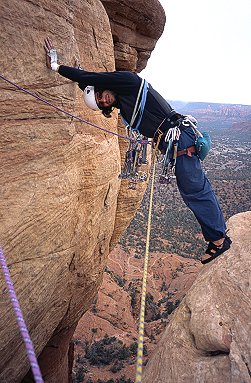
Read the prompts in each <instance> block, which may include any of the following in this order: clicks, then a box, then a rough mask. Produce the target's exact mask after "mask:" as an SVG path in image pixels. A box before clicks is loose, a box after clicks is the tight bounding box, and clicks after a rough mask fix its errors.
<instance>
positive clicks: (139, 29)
mask: <svg viewBox="0 0 251 383" xmlns="http://www.w3.org/2000/svg"><path fill="white" fill-rule="evenodd" d="M102 3H103V5H104V7H105V9H106V11H107V14H108V15H109V18H110V22H111V30H112V35H113V41H114V50H115V63H116V68H117V69H118V70H131V71H136V72H140V71H142V70H143V69H144V68H145V67H146V64H147V60H148V59H149V57H150V55H151V52H152V50H153V49H154V47H155V44H156V42H157V40H158V39H159V37H160V36H161V34H162V32H163V29H164V25H165V12H164V10H163V8H162V6H161V4H160V3H159V1H158V0H152V1H145V0H137V1H135V0H102Z"/></svg>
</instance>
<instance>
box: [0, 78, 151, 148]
mask: <svg viewBox="0 0 251 383" xmlns="http://www.w3.org/2000/svg"><path fill="white" fill-rule="evenodd" d="M0 78H1V79H2V80H4V81H6V82H8V83H9V84H11V85H13V86H14V87H16V88H17V89H19V90H21V91H22V92H25V93H27V94H29V95H30V96H32V97H35V98H37V99H38V100H40V101H42V102H44V103H45V104H47V105H50V106H52V108H54V109H57V110H59V111H60V112H62V113H64V114H67V115H68V116H70V117H72V118H75V119H76V120H78V121H81V122H84V123H85V124H87V125H91V126H93V127H94V128H97V129H100V130H103V132H106V133H109V134H113V135H114V136H117V137H120V138H123V139H126V140H128V141H132V139H131V138H130V137H127V136H123V135H122V134H119V133H115V132H112V131H111V130H108V129H105V128H102V127H101V126H98V125H96V124H93V123H92V122H89V121H86V120H84V119H83V118H81V117H78V116H75V115H74V114H72V113H70V112H67V111H66V110H64V109H61V108H60V107H59V106H56V105H54V104H52V103H51V102H49V101H47V100H45V99H44V98H42V97H40V96H38V95H37V94H35V93H32V92H30V91H29V90H27V89H25V88H23V87H21V86H20V85H17V84H15V83H14V82H12V81H10V80H8V79H7V78H5V77H4V76H3V75H1V74H0ZM137 142H138V143H141V144H145V143H147V144H149V142H148V141H147V140H137Z"/></svg>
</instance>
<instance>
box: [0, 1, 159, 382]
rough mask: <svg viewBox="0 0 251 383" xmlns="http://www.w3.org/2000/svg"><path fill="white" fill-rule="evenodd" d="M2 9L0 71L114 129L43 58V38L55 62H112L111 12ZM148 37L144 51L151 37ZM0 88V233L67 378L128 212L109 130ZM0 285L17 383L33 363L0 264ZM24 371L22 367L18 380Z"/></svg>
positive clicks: (23, 293)
mask: <svg viewBox="0 0 251 383" xmlns="http://www.w3.org/2000/svg"><path fill="white" fill-rule="evenodd" d="M111 8H112V7H111ZM124 9H126V6H124ZM148 9H151V6H150V2H149V5H148ZM127 13H130V12H129V9H128V10H127ZM152 16H153V15H152V13H151V17H152ZM0 17H1V25H0V32H1V33H0V40H1V74H2V75H4V76H5V77H6V78H8V79H10V80H11V81H13V82H15V83H17V84H18V85H20V86H22V87H24V88H27V89H29V90H30V91H32V92H35V93H36V94H37V95H39V96H41V97H43V98H45V99H46V100H48V101H50V102H52V103H53V104H56V105H58V106H60V107H61V108H63V109H65V110H67V111H69V112H72V113H74V114H76V115H78V116H80V117H82V118H84V119H87V120H89V121H91V122H93V123H96V124H97V125H99V126H103V127H105V128H107V129H109V130H111V131H114V132H116V131H117V117H116V116H114V117H113V118H112V119H109V120H107V119H105V118H104V117H101V115H100V113H98V112H91V111H90V110H87V108H85V106H84V104H83V102H82V93H81V91H80V90H79V89H78V87H77V85H76V84H73V83H72V82H70V81H68V80H66V79H64V78H62V77H60V76H59V75H58V74H55V73H53V72H51V71H49V70H48V69H47V68H46V66H45V57H44V51H43V41H44V38H45V37H47V36H49V37H51V38H52V40H53V41H54V43H55V45H56V47H57V49H58V53H59V61H60V62H61V63H64V64H66V65H73V64H74V63H75V61H76V59H77V60H78V61H80V63H81V64H82V67H84V68H85V69H87V70H95V71H106V70H108V71H110V70H114V69H115V61H114V45H113V36H112V33H111V29H110V22H109V18H108V15H107V13H106V11H105V9H104V7H103V5H102V3H101V2H100V1H99V0H88V1H85V0H74V1H73V0H70V1H69V0H59V1H56V2H55V1H54V2H53V1H51V0H32V1H25V0H11V1H10V0H2V1H1V2H0ZM123 17H124V16H123ZM139 24H140V20H139ZM135 25H137V23H136V21H135V24H134V26H135ZM137 29H139V25H137ZM104 31H105V33H104ZM134 33H135V32H133V31H132V32H131V36H134ZM137 36H138V35H137ZM145 39H146V40H148V37H147V36H145ZM129 40H130V39H129ZM129 40H127V42H128V44H129V45H130V41H129ZM141 41H142V44H143V42H144V38H143V37H142V39H141ZM151 41H152V45H149V47H148V48H149V50H151V47H152V48H153V47H154V39H153V38H152V36H151ZM140 44H141V43H140V42H139V43H138V45H137V49H138V50H139V49H140ZM143 45H144V49H145V45H147V44H143ZM137 60H138V61H137ZM137 60H136V67H140V66H141V65H142V64H140V65H139V64H138V62H139V61H140V60H141V59H139V58H138V59H137ZM145 62H146V61H145ZM144 65H145V64H144ZM128 69H130V66H129V65H128ZM0 88H1V92H0V118H1V129H0V163H1V167H0V172H1V177H0V190H1V195H0V222H1V225H0V243H1V246H2V248H3V251H4V254H5V257H6V259H7V263H8V265H9V268H10V271H11V275H12V278H13V281H14V285H15V290H16V293H17V296H18V299H19V302H20V305H21V308H22V311H23V313H24V317H25V321H26V324H27V326H28V328H29V332H30V335H31V338H32V340H33V343H34V346H35V349H36V353H37V355H40V357H39V363H40V366H41V368H42V373H43V376H44V379H45V381H46V382H57V383H58V382H60V383H64V382H67V381H68V366H67V352H68V346H69V341H70V339H71V337H72V334H73V332H74V329H75V326H76V324H77V322H78V320H79V318H80V317H81V316H82V314H83V313H84V312H85V311H86V310H87V309H88V307H89V306H90V303H91V302H92V301H93V299H94V297H95V296H96V294H97V291H98V288H99V286H100V284H101V281H102V275H103V270H104V267H105V265H106V262H107V256H108V253H109V248H110V241H111V237H112V236H113V233H114V230H115V229H116V228H115V225H120V226H119V231H117V232H116V233H117V234H116V236H117V237H118V235H119V232H121V231H122V230H123V228H125V227H126V226H127V225H128V223H129V222H130V219H131V218H132V215H133V214H134V211H133V208H131V210H130V213H129V214H128V216H127V219H125V217H123V221H124V222H123V225H124V226H121V223H120V220H117V219H116V215H117V214H118V213H119V214H118V215H121V212H118V211H117V199H118V196H119V193H120V190H122V189H121V182H120V180H119V179H118V174H119V171H120V163H121V160H120V158H121V154H120V150H119V145H118V139H117V137H116V136H112V135H109V134H106V133H104V132H102V131H100V130H98V129H94V128H93V127H91V126H89V125H86V124H83V123H80V122H76V120H74V119H71V118H70V117H68V116H66V115H65V114H63V113H61V112H58V111H56V110H55V109H53V108H51V107H49V106H48V105H46V104H44V103H42V102H39V101H38V100H36V99H35V98H33V97H31V96H30V95H27V94H26V93H22V92H21V91H17V90H16V89H15V88H14V87H12V86H10V85H9V84H7V83H6V82H4V81H2V80H1V81H0ZM123 187H124V188H126V186H122V188H123ZM143 192H144V188H143V187H142V188H141V191H140V192H138V191H136V192H135V193H137V197H135V194H134V201H135V209H136V207H137V205H138V203H139V201H140V200H141V198H142V195H143ZM123 194H124V195H125V194H126V192H125V189H124V191H123ZM128 198H129V199H130V195H129V197H128ZM0 291H1V299H0V312H1V315H0V350H1V353H0V381H1V382H3V383H7V382H8V383H9V382H11V383H17V382H20V381H21V380H22V379H23V378H24V376H25V375H26V373H27V371H28V370H29V363H28V361H27V358H26V354H25V350H24V347H23V343H22V339H21V337H20V335H19V331H18V328H17V325H16V319H15V316H14V314H13V310H12V308H11V304H10V300H9V297H8V294H7V291H6V287H5V283H4V281H3V277H2V273H1V272H0ZM28 381H30V378H29V377H28V376H27V377H26V378H25V379H24V380H23V382H28Z"/></svg>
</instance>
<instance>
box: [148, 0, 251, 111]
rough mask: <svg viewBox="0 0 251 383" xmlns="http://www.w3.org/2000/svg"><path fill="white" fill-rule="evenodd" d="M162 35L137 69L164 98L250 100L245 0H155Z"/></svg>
mask: <svg viewBox="0 0 251 383" xmlns="http://www.w3.org/2000/svg"><path fill="white" fill-rule="evenodd" d="M159 1H160V3H161V4H162V6H163V7H164V9H165V13H166V19H167V21H166V26H165V30H164V33H163V35H162V36H161V38H160V39H159V41H158V42H157V45H156V47H155V49H154V51H153V53H152V55H151V58H150V59H149V60H148V64H147V68H146V69H145V70H144V71H142V72H141V75H142V77H144V78H146V79H147V80H148V81H149V82H150V83H151V84H152V85H153V87H154V88H155V89H156V90H157V91H158V92H159V93H161V94H162V96H164V97H165V98H166V99H168V100H182V101H208V102H220V103H237V104H248V105H251V0H159Z"/></svg>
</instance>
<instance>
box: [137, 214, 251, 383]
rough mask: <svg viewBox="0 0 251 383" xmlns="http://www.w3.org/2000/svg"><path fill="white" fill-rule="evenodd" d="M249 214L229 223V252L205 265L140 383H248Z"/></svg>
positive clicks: (250, 313)
mask: <svg viewBox="0 0 251 383" xmlns="http://www.w3.org/2000/svg"><path fill="white" fill-rule="evenodd" d="M250 223H251V212H250V211H249V212H245V213H239V214H237V215H235V216H233V217H231V218H230V220H229V222H228V228H229V235H230V237H231V238H232V240H233V244H232V247H231V249H230V250H229V251H228V252H226V253H225V254H222V255H221V256H220V257H219V258H217V259H216V260H215V261H213V262H211V263H209V264H208V265H206V266H204V267H203V269H202V271H201V272H200V273H199V275H198V277H197V279H196V281H195V282H194V284H193V286H192V287H191V288H190V290H189V292H188V293H187V295H186V296H185V298H184V299H183V301H182V303H181V305H180V306H179V307H178V309H177V310H176V311H175V313H174V315H173V317H172V319H171V321H170V323H169V325H168V326H167V328H166V330H165V332H164V334H163V336H162V339H161V341H160V342H159V343H158V345H157V347H156V350H155V351H154V353H153V355H152V356H151V358H150V360H149V362H148V364H147V366H146V368H145V370H144V376H143V380H142V381H143V383H168V382H170V383H171V382H175V383H181V382H182V383H184V382H189V383H198V382H200V383H229V382H231V383H240V382H243V383H249V382H251V375H250V371H251V347H250V344H251V322H250V316H251V304H250V302H251V289H250V283H251V280H250V268H251V258H250V254H251V242H250V238H251V229H250V227H251V225H250Z"/></svg>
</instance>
